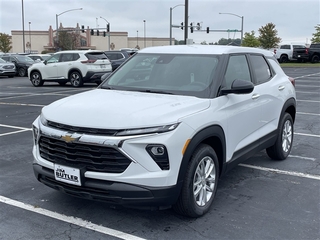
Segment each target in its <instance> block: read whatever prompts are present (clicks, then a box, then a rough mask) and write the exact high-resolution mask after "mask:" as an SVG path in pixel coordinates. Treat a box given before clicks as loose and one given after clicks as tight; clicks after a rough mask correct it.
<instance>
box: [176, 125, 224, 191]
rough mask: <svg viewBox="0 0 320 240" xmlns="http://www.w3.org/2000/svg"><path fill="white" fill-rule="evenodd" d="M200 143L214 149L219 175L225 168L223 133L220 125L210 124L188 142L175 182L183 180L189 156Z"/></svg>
mask: <svg viewBox="0 0 320 240" xmlns="http://www.w3.org/2000/svg"><path fill="white" fill-rule="evenodd" d="M200 143H206V144H208V145H210V146H211V147H212V148H213V149H214V150H215V151H216V154H217V156H218V159H219V164H220V169H219V170H220V175H222V174H223V172H224V171H225V170H226V164H225V163H226V141H225V134H224V131H223V129H222V128H221V126H219V125H212V126H209V127H206V128H204V129H202V130H200V131H199V132H198V133H197V134H196V135H195V136H194V137H193V138H192V139H191V141H190V142H189V144H188V147H187V149H186V151H185V153H184V155H183V158H182V161H181V165H180V169H179V175H178V180H177V184H179V183H182V182H183V180H184V177H185V174H186V171H187V167H188V163H189V161H190V159H191V156H192V154H193V153H194V151H195V149H196V148H197V147H198V146H199V144H200ZM179 185H180V186H181V185H182V184H179ZM179 192H180V191H179Z"/></svg>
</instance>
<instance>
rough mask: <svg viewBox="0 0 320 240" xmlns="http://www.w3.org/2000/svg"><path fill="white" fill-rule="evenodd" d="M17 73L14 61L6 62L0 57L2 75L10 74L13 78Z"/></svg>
mask: <svg viewBox="0 0 320 240" xmlns="http://www.w3.org/2000/svg"><path fill="white" fill-rule="evenodd" d="M15 75H16V66H15V65H14V63H11V62H6V61H5V60H3V59H2V58H0V76H8V77H9V78H13V77H14V76H15Z"/></svg>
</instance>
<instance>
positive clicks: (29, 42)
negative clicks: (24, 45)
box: [29, 22, 32, 53]
mask: <svg viewBox="0 0 320 240" xmlns="http://www.w3.org/2000/svg"><path fill="white" fill-rule="evenodd" d="M30 25H31V22H29V43H30V53H31V50H32V47H31V46H32V45H31V31H30Z"/></svg>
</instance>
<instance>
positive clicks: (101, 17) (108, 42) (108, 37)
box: [100, 17, 110, 51]
mask: <svg viewBox="0 0 320 240" xmlns="http://www.w3.org/2000/svg"><path fill="white" fill-rule="evenodd" d="M100 18H102V19H103V20H105V21H106V22H107V24H106V31H107V29H108V27H107V25H108V24H110V23H109V22H108V21H107V19H105V18H104V17H100ZM109 27H110V25H109ZM108 43H109V44H108V45H109V47H108V50H109V51H110V32H108Z"/></svg>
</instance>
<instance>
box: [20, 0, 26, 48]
mask: <svg viewBox="0 0 320 240" xmlns="http://www.w3.org/2000/svg"><path fill="white" fill-rule="evenodd" d="M21 3H22V45H23V52H24V53H25V52H26V43H25V39H24V8H23V0H21Z"/></svg>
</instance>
